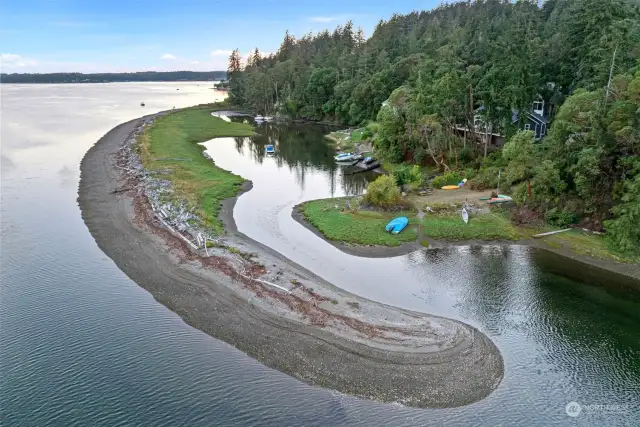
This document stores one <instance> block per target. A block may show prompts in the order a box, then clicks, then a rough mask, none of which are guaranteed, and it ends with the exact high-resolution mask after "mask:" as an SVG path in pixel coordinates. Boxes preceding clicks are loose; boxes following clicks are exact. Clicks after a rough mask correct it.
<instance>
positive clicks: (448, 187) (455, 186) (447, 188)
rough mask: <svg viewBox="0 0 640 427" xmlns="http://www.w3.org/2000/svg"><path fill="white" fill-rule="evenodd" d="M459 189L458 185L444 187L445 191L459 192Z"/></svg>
mask: <svg viewBox="0 0 640 427" xmlns="http://www.w3.org/2000/svg"><path fill="white" fill-rule="evenodd" d="M458 188H459V187H458V186H457V185H445V186H444V187H442V189H443V190H457V189H458Z"/></svg>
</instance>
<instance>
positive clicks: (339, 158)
mask: <svg viewBox="0 0 640 427" xmlns="http://www.w3.org/2000/svg"><path fill="white" fill-rule="evenodd" d="M356 156H357V155H356V154H353V153H339V154H337V155H336V156H335V157H334V159H335V161H336V162H352V161H354V160H358V159H357V158H356Z"/></svg>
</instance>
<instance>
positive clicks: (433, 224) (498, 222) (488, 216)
mask: <svg viewBox="0 0 640 427" xmlns="http://www.w3.org/2000/svg"><path fill="white" fill-rule="evenodd" d="M423 224H424V231H423V232H424V235H425V236H428V237H431V238H433V239H436V240H449V241H455V240H476V239H477V240H500V239H503V240H518V239H519V238H520V234H519V233H518V230H517V229H516V228H515V227H514V226H513V225H512V224H511V222H510V221H509V219H508V218H506V217H505V216H503V215H500V214H497V213H485V214H481V215H477V216H473V217H471V218H469V222H468V223H467V224H465V223H464V221H462V218H461V216H460V215H458V214H457V213H446V214H426V216H425V217H424V220H423Z"/></svg>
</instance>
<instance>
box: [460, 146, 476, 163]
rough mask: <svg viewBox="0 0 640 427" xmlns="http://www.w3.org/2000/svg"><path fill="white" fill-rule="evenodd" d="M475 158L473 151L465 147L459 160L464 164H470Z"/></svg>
mask: <svg viewBox="0 0 640 427" xmlns="http://www.w3.org/2000/svg"><path fill="white" fill-rule="evenodd" d="M474 157H475V156H474V154H473V150H472V149H471V148H469V147H463V148H462V150H460V153H459V154H458V159H460V161H461V162H462V163H469V162H471V161H472V160H473V158H474Z"/></svg>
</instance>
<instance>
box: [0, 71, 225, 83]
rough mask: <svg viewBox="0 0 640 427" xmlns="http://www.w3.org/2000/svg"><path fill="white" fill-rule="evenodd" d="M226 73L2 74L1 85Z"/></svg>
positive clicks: (157, 79) (197, 78) (199, 77)
mask: <svg viewBox="0 0 640 427" xmlns="http://www.w3.org/2000/svg"><path fill="white" fill-rule="evenodd" d="M226 78H227V72H226V71H140V72H135V73H92V74H84V73H44V74H40V73H20V74H18V73H12V74H7V73H2V74H0V82H1V83H111V82H175V81H209V80H224V79H226Z"/></svg>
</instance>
